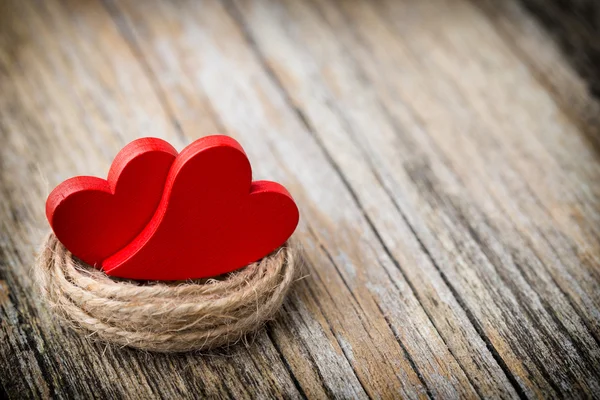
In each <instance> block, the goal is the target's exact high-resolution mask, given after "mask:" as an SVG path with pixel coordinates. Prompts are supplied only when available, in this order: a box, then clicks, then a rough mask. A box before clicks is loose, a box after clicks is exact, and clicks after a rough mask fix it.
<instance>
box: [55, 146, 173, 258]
mask: <svg viewBox="0 0 600 400" xmlns="http://www.w3.org/2000/svg"><path fill="white" fill-rule="evenodd" d="M176 156H177V151H176V150H175V149H174V148H173V147H172V146H171V145H170V144H169V143H167V142H165V141H164V140H161V139H155V138H144V139H138V140H135V141H133V142H131V143H129V144H128V145H127V146H125V147H124V148H123V149H122V150H121V151H120V152H119V154H117V156H116V157H115V160H114V161H113V163H112V165H111V168H110V171H109V173H108V180H105V179H100V178H96V177H93V176H77V177H74V178H71V179H68V180H66V181H64V182H63V183H61V184H60V185H58V186H57V187H56V188H55V189H54V190H53V191H52V192H51V193H50V195H49V196H48V199H47V201H46V216H47V218H48V221H49V222H50V226H51V227H52V230H53V231H54V233H55V235H56V237H57V238H58V240H60V241H61V243H62V244H64V245H65V247H66V248H67V249H69V251H71V253H73V254H74V255H75V256H77V257H78V258H80V259H81V260H83V261H85V262H86V263H88V264H90V265H94V266H96V267H100V264H101V263H102V261H103V260H104V259H106V258H107V257H109V256H111V255H113V254H115V253H116V252H117V251H119V250H120V249H122V248H124V247H125V246H127V245H128V244H129V243H130V242H131V241H132V240H133V239H134V238H135V237H136V236H137V235H138V234H139V233H140V232H141V231H142V230H143V229H144V227H145V226H146V225H147V224H148V222H149V221H150V219H151V218H152V215H153V214H154V212H155V211H156V208H157V207H158V204H159V202H160V199H161V197H162V193H163V188H164V186H165V182H166V180H167V175H168V173H169V170H170V168H171V165H172V164H173V161H174V160H175V157H176Z"/></svg>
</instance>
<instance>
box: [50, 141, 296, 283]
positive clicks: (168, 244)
mask: <svg viewBox="0 0 600 400" xmlns="http://www.w3.org/2000/svg"><path fill="white" fill-rule="evenodd" d="M109 180H110V179H109ZM163 182H164V191H163V193H162V198H161V199H160V202H159V204H158V206H157V207H156V208H155V209H156V211H155V212H154V214H153V216H152V217H151V219H150V220H149V222H148V223H147V224H146V225H145V226H144V227H143V228H142V229H140V230H139V231H138V232H139V234H138V235H137V236H136V237H135V238H134V239H133V240H130V241H129V242H128V243H127V244H126V245H125V246H123V247H122V248H120V249H119V251H117V252H115V253H114V254H112V255H110V256H109V257H107V258H105V259H104V260H103V261H102V263H101V265H102V268H103V269H104V271H106V273H107V274H109V275H112V276H115V277H122V278H130V279H143V280H183V279H195V278H205V277H210V276H216V275H220V274H223V273H226V272H230V271H233V270H236V269H238V268H241V267H244V266H246V265H248V264H249V263H252V262H254V261H257V260H259V259H260V258H262V257H264V256H266V255H268V254H269V253H270V252H272V251H273V250H275V249H276V248H278V247H279V246H281V245H282V244H283V243H284V242H285V241H286V240H287V239H288V238H289V237H290V236H291V234H292V233H293V231H294V229H295V228H296V226H297V224H298V219H299V213H298V208H297V206H296V204H295V203H294V200H293V199H292V197H291V196H290V194H289V193H288V191H287V190H286V189H285V188H284V187H283V186H281V185H279V184H278V183H275V182H269V181H256V182H252V171H251V167H250V163H249V161H248V158H247V157H246V154H245V153H244V150H243V149H242V147H241V146H240V145H239V143H237V142H236V141H235V140H233V139H232V138H230V137H227V136H208V137H205V138H202V139H199V140H197V141H195V142H194V143H192V144H191V145H189V146H188V147H186V148H185V149H184V150H183V151H182V152H181V153H180V154H179V155H178V156H177V157H176V158H175V160H174V161H173V163H172V165H171V168H170V170H169V172H168V176H167V177H166V181H165V180H163ZM122 214H123V212H121V215H122ZM59 239H60V237H59ZM63 244H65V243H64V242H63ZM65 246H66V247H67V248H69V246H67V245H66V244H65ZM73 254H75V253H73Z"/></svg>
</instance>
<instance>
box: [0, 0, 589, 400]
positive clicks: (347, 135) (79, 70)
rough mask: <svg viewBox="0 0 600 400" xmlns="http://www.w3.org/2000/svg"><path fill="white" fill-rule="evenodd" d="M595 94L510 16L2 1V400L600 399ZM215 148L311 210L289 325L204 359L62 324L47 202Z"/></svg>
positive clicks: (463, 6)
mask: <svg viewBox="0 0 600 400" xmlns="http://www.w3.org/2000/svg"><path fill="white" fill-rule="evenodd" d="M499 3H502V4H499ZM531 3H535V2H531ZM587 85H588V84H587V83H586V82H585V81H584V80H582V78H580V77H579V76H578V75H577V73H576V72H575V71H574V70H573V68H572V67H571V65H570V63H569V62H568V61H567V60H566V59H565V57H564V55H563V54H562V53H561V50H560V49H559V47H558V46H557V45H556V44H555V43H554V42H553V40H552V38H551V37H549V36H548V35H547V33H546V32H545V31H544V30H543V28H541V27H540V25H539V24H538V23H537V22H536V21H535V20H534V19H533V18H532V17H531V16H530V15H529V14H528V12H527V11H525V10H524V9H523V8H522V6H521V5H520V4H518V3H515V2H512V1H509V2H493V1H491V0H490V1H472V2H470V1H467V0H427V1H420V0H402V1H394V0H376V1H367V0H337V1H334V0H303V1H294V0H223V1H221V2H219V1H209V0H207V1H201V2H198V1H192V0H186V1H183V0H182V1H160V0H150V1H147V2H144V4H143V6H142V4H141V3H140V2H137V1H134V0H124V1H113V0H106V1H97V0H86V1H81V0H65V1H61V0H49V1H44V2H34V1H18V0H6V1H2V2H0V141H1V142H0V162H1V168H0V190H2V194H1V198H2V201H1V202H0V224H1V225H0V226H1V231H0V232H1V236H0V238H1V241H0V251H1V253H0V343H2V345H1V346H0V360H1V362H2V364H3V365H4V368H3V371H2V373H0V382H2V385H1V386H0V387H1V388H2V390H3V393H0V395H2V394H5V395H7V396H8V397H11V398H17V397H31V398H73V397H99V398H107V397H111V398H112V397H116V398H154V397H159V398H174V397H175V398H196V397H221V398H273V397H276V398H280V397H285V398H328V397H329V398H331V397H333V398H395V397H403V398H429V397H433V398H458V397H464V398H477V397H486V398H516V397H521V398H523V397H525V398H539V397H548V398H564V397H597V396H600V378H599V376H598V371H599V370H600V346H599V344H600V200H599V199H600V161H599V155H600V153H599V150H600V147H598V146H597V143H598V142H597V140H598V136H597V134H598V129H599V125H598V117H597V116H598V115H599V114H598V111H599V110H600V109H599V105H598V102H597V101H596V100H595V99H594V98H592V97H590V95H589V94H588V91H587ZM214 133H227V134H229V135H231V136H233V137H235V138H236V139H237V140H238V141H240V143H242V145H243V146H244V148H245V150H246V151H247V153H248V156H249V158H250V159H251V160H252V161H253V167H254V173H255V174H254V179H270V180H276V181H280V182H282V183H283V184H284V185H286V187H288V188H290V192H291V193H292V195H293V196H294V197H295V199H296V200H297V202H298V204H299V207H300V212H301V223H300V227H299V229H298V231H297V236H298V238H299V239H301V241H302V243H303V246H304V253H305V258H306V264H307V276H306V277H305V278H304V279H303V280H301V281H300V282H298V284H297V286H296V289H295V291H294V292H293V293H292V294H291V295H290V296H289V299H288V301H287V302H286V304H285V305H284V307H283V310H282V312H281V314H280V315H279V317H278V318H277V319H276V320H275V321H273V322H271V323H269V324H267V326H266V327H265V329H263V330H262V331H260V332H258V333H257V334H256V335H254V336H252V337H250V338H248V339H247V340H246V341H245V342H243V343H239V344H237V345H235V346H232V347H230V348H227V349H222V350H218V351H214V352H211V353H207V354H180V355H156V354H148V353H140V352H137V351H133V350H129V349H126V348H115V347H111V346H106V345H104V344H101V343H97V342H95V341H93V335H91V337H89V338H88V337H83V336H80V335H77V334H75V333H73V332H71V331H69V330H68V329H65V328H63V327H61V325H60V324H59V323H57V322H56V321H54V318H53V316H52V312H51V310H49V309H48V308H47V307H46V305H45V304H43V303H41V301H40V300H39V296H38V295H37V293H36V288H35V282H33V281H32V278H31V268H32V263H33V260H34V256H35V251H36V248H37V246H38V244H39V243H40V240H41V238H42V236H43V234H44V233H45V232H46V231H47V230H48V227H47V223H46V221H45V218H44V213H43V211H44V208H43V206H44V201H45V198H46V196H47V195H48V193H49V191H50V190H51V189H52V188H53V187H54V186H55V185H56V184H58V183H59V182H61V181H62V180H64V179H66V178H68V177H70V176H73V175H78V174H84V175H98V176H104V175H105V174H106V171H107V170H108V167H109V165H110V162H111V160H112V157H114V155H115V154H116V152H117V151H118V150H119V149H120V147H122V146H123V145H124V144H125V143H127V142H129V141H130V140H133V139H135V138H137V137H141V136H155V137H161V138H164V139H166V140H168V141H170V142H171V143H172V144H174V146H175V147H176V148H177V149H181V148H183V147H184V145H186V144H188V143H190V142H191V141H192V140H194V139H196V138H198V137H200V136H204V135H208V134H214Z"/></svg>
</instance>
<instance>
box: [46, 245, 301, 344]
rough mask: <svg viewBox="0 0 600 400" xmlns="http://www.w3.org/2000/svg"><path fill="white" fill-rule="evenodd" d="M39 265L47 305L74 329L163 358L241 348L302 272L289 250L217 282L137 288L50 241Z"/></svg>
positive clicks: (277, 252) (268, 316) (207, 281)
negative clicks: (237, 344)
mask: <svg viewBox="0 0 600 400" xmlns="http://www.w3.org/2000/svg"><path fill="white" fill-rule="evenodd" d="M37 263H38V265H37V268H36V271H37V274H38V281H39V283H40V286H41V288H42V293H43V295H44V297H45V298H46V299H47V300H48V302H49V303H50V305H51V306H52V307H53V308H54V310H55V311H56V312H57V313H58V314H59V315H60V316H61V317H63V318H64V319H65V320H66V321H67V322H69V323H70V324H71V325H72V326H74V327H75V328H77V329H79V330H83V331H88V332H90V333H92V334H93V335H96V336H97V337H98V338H100V339H102V340H104V341H107V342H111V343H115V344H119V345H124V346H131V347H136V348H139V349H144V350H149V351H160V352H176V351H188V350H204V349H209V348H214V347H218V346H223V345H227V344H231V343H234V342H236V341H238V340H239V339H240V338H242V337H243V336H244V335H245V334H246V333H249V332H251V331H253V330H255V329H257V328H259V327H260V326H261V325H262V324H263V323H264V322H265V321H267V320H268V319H270V318H272V317H273V316H274V314H275V313H276V312H277V310H278V309H279V308H280V306H281V304H282V302H283V299H284V297H285V295H286V293H287V292H288V289H289V288H290V286H291V284H292V283H293V282H294V280H295V279H296V278H297V277H298V274H299V269H300V262H299V260H298V258H297V255H296V252H295V250H294V247H293V246H290V245H289V243H286V244H285V245H284V246H282V247H281V248H280V249H279V250H277V251H275V252H274V253H272V254H271V255H269V256H267V257H265V258H264V259H262V260H261V261H259V262H256V263H253V264H251V265H249V266H247V267H245V268H243V269H241V270H238V271H236V272H232V273H230V274H227V275H226V276H224V277H222V278H221V279H208V280H201V281H189V282H185V283H181V282H179V283H165V282H155V283H139V282H136V281H129V280H121V279H114V278H110V277H109V276H108V275H106V274H105V273H104V272H102V271H100V270H98V269H96V268H93V267H91V266H89V265H87V264H84V263H82V262H81V261H79V260H77V259H75V258H74V257H73V256H72V255H71V253H69V251H68V250H67V249H66V248H65V247H64V246H63V245H62V244H61V243H60V242H59V241H58V240H57V239H56V237H55V236H54V235H53V234H49V235H48V237H47V238H46V240H45V242H44V245H43V248H42V250H41V252H40V255H39V257H38V261H37ZM93 335H92V336H93Z"/></svg>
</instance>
